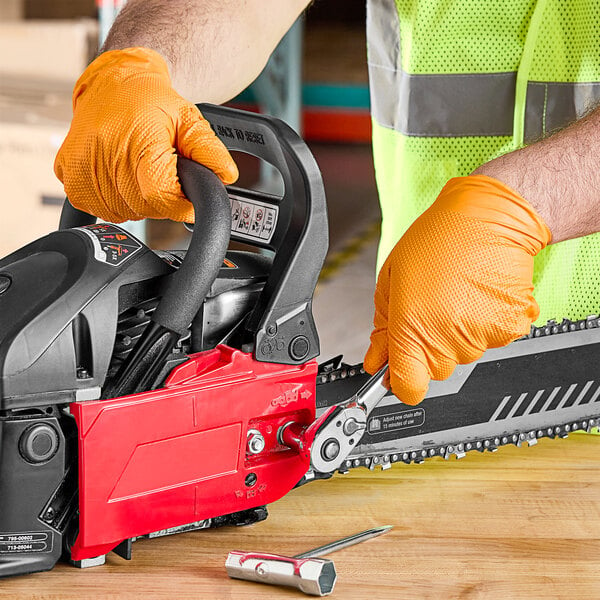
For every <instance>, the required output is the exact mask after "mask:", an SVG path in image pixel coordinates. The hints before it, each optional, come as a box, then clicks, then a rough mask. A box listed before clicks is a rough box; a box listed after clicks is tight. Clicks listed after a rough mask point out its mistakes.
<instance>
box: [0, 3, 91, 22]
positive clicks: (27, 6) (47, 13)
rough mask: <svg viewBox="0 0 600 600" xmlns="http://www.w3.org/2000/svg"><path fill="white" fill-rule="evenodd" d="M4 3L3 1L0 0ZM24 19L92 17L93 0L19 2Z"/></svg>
mask: <svg viewBox="0 0 600 600" xmlns="http://www.w3.org/2000/svg"><path fill="white" fill-rule="evenodd" d="M0 2H5V0H0ZM21 2H22V3H23V4H24V13H25V18H26V19H73V18H76V17H94V16H95V15H96V11H97V8H96V1H95V0H21Z"/></svg>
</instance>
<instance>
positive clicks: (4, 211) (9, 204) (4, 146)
mask: <svg viewBox="0 0 600 600" xmlns="http://www.w3.org/2000/svg"><path fill="white" fill-rule="evenodd" d="M70 118H71V85H70V83H65V82H62V83H57V82H49V81H47V80H37V81H36V80H33V79H28V80H21V79H19V78H10V77H3V78H2V80H1V85H0V190H1V193H2V195H1V199H0V257H2V256H6V254H8V253H9V252H11V251H13V250H16V249H17V248H20V247H21V246H23V245H25V244H27V243H28V242H31V241H33V240H34V239H37V238H38V237H41V236H42V235H45V234H46V233H49V232H50V231H54V230H55V229H56V228H57V226H58V220H59V216H60V208H61V206H62V203H63V201H64V192H63V188H62V184H61V183H60V181H58V179H56V177H55V175H54V171H53V165H54V157H55V155H56V152H57V150H58V148H59V147H60V145H61V144H62V141H63V139H64V137H65V135H66V134H67V131H68V128H69V121H70Z"/></svg>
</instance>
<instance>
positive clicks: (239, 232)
mask: <svg viewBox="0 0 600 600" xmlns="http://www.w3.org/2000/svg"><path fill="white" fill-rule="evenodd" d="M230 200H231V233H232V234H234V235H236V236H237V237H240V238H243V239H246V240H250V241H256V242H263V243H266V244H268V243H270V241H271V238H272V237H273V234H274V233H275V226H276V224H277V217H278V216H279V207H277V206H273V205H272V204H267V203H266V202H260V201H258V200H246V199H243V200H242V199H239V198H236V197H233V196H232V197H230Z"/></svg>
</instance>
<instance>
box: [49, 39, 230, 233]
mask: <svg viewBox="0 0 600 600" xmlns="http://www.w3.org/2000/svg"><path fill="white" fill-rule="evenodd" d="M73 113H74V115H73V121H72V124H71V129H70V131H69V133H68V135H67V137H66V139H65V141H64V143H63V145H62V147H61V148H60V150H59V152H58V155H57V157H56V161H55V164H54V171H55V173H56V175H57V177H58V178H59V179H60V180H61V181H62V182H63V184H64V187H65V192H66V194H67V196H68V198H69V200H70V201H71V203H72V204H73V206H75V207H76V208H79V209H81V210H83V211H85V212H88V213H91V214H93V215H95V216H97V217H100V218H101V219H103V220H106V221H112V222H116V223H120V222H122V221H127V220H139V219H143V218H146V217H150V218H156V219H165V218H168V219H172V220H174V221H193V220H194V210H193V208H192V205H191V204H190V203H189V202H188V201H187V200H186V199H185V196H184V195H183V193H182V191H181V187H180V185H179V181H178V178H177V165H176V163H177V158H176V152H177V153H179V154H181V155H182V156H185V157H187V158H191V159H192V160H195V161H196V162H199V163H201V164H203V165H204V166H206V167H208V168H209V169H212V170H213V171H214V172H215V173H216V174H217V175H218V176H219V178H220V179H221V181H223V183H225V184H229V183H233V182H234V181H235V180H236V179H237V177H238V171H237V167H236V165H235V163H234V161H233V159H232V158H231V155H230V154H229V152H228V151H227V150H226V148H225V146H224V145H223V144H222V142H221V141H220V140H219V139H218V138H217V137H216V135H215V134H214V132H213V131H212V129H211V128H210V125H209V124H208V122H207V121H206V120H205V119H204V118H203V117H202V115H201V114H200V112H199V111H198V109H197V108H196V107H195V106H194V105H193V104H192V103H190V102H188V101H187V100H185V99H184V98H182V97H181V96H180V95H179V94H177V92H176V91H175V90H174V89H173V88H172V87H171V80H170V76H169V69H168V67H167V64H166V62H165V61H164V59H163V58H162V57H161V55H160V54H158V53H157V52H154V51H153V50H149V49H147V48H127V49H125V50H112V51H110V52H105V53H104V54H101V55H100V56H99V57H98V58H97V59H96V60H95V61H94V62H92V63H91V64H90V66H89V67H88V68H87V69H86V70H85V71H84V73H83V74H82V75H81V77H80V78H79V80H78V81H77V83H76V85H75V89H74V91H73Z"/></svg>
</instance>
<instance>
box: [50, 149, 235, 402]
mask: <svg viewBox="0 0 600 600" xmlns="http://www.w3.org/2000/svg"><path fill="white" fill-rule="evenodd" d="M177 173H178V175H179V180H180V183H181V188H182V190H183V193H184V194H185V195H186V197H187V198H188V200H189V201H190V202H191V203H192V205H193V206H194V212H195V214H196V216H197V219H196V220H197V222H198V225H199V226H198V227H197V228H196V230H195V231H194V233H193V235H192V239H191V241H190V246H189V248H188V251H187V254H186V257H185V260H184V261H183V263H182V265H181V266H180V267H179V269H178V270H177V271H176V272H174V273H173V274H171V275H170V276H169V280H168V283H167V287H166V290H165V292H164V294H163V297H162V299H161V301H160V302H159V304H158V306H157V308H156V310H155V311H154V313H153V315H152V317H151V323H150V325H149V326H148V327H147V328H146V329H145V330H144V333H143V334H142V336H141V337H140V339H139V340H138V342H137V343H136V345H135V347H134V348H133V350H132V351H131V353H130V354H129V356H128V357H127V359H126V360H125V362H124V363H123V365H122V366H121V368H120V369H119V372H118V373H117V375H116V377H115V379H114V382H112V383H111V384H110V385H109V386H107V387H106V388H105V389H104V390H103V397H105V398H116V397H118V396H123V395H126V394H134V393H137V392H141V391H145V390H147V389H149V388H150V387H151V386H152V383H153V381H154V380H155V379H156V377H157V375H158V373H159V372H160V370H161V369H162V367H163V365H164V361H165V359H166V357H167V356H168V355H169V354H170V353H171V351H172V350H173V347H174V346H175V344H176V343H177V341H178V339H179V338H180V336H181V335H183V334H184V333H185V332H186V331H187V328H188V326H189V324H190V323H191V322H192V320H193V318H194V317H195V316H196V314H197V313H198V311H199V310H200V307H201V306H202V303H203V302H204V299H205V298H206V295H207V294H208V292H209V290H210V286H211V285H212V283H213V281H214V280H215V279H216V277H217V275H218V273H219V269H220V268H221V265H222V264H223V259H224V258H225V254H226V252H227V247H228V245H229V233H230V230H231V207H230V203H229V196H228V194H227V190H226V189H225V187H224V186H223V184H222V183H221V181H220V180H219V178H218V177H217V176H216V175H215V174H214V173H213V172H212V171H210V170H209V169H207V168H206V167H203V166H202V165H199V164H197V163H195V162H194V161H192V160H189V159H187V158H183V157H178V158H177ZM95 220H96V219H95V218H94V217H92V216H91V215H87V214H86V213H84V212H82V211H80V210H77V209H75V208H73V206H72V205H71V204H70V202H69V201H68V200H67V201H66V202H65V205H64V207H63V212H62V215H61V219H60V227H61V228H63V229H66V228H69V227H73V226H79V227H81V226H83V225H90V224H92V223H94V222H95Z"/></svg>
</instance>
